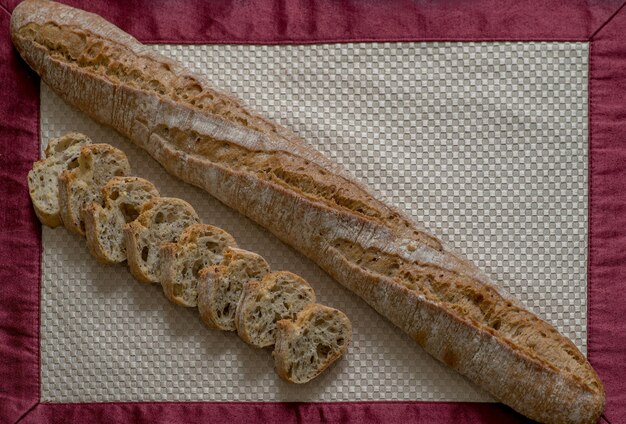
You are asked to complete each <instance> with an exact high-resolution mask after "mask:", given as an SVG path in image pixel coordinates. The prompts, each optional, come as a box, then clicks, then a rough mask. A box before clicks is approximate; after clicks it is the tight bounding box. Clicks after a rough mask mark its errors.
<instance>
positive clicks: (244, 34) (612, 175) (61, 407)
mask: <svg viewBox="0 0 626 424" xmlns="http://www.w3.org/2000/svg"><path fill="white" fill-rule="evenodd" d="M622 1H623V0H589V1H584V0H572V1H565V0H562V1H558V0H550V1H548V0H546V1H542V0H527V1H516V0H502V1H498V0H475V1H472V2H466V1H460V0H459V1H452V0H441V1H437V2H434V1H433V2H428V1H420V0H418V1H408V0H393V4H392V2H386V3H385V4H384V6H381V5H379V4H377V3H374V2H370V1H366V2H357V1H345V2H336V1H333V0H315V1H305V0H295V1H291V0H282V1H273V0H254V1H250V2H247V3H246V2H244V3H239V2H231V1H226V0H216V1H213V2H191V1H189V2H176V3H175V6H173V3H171V2H167V1H164V0H156V1H150V0H139V1H136V2H128V3H125V2H123V1H116V2H92V1H89V0H71V1H68V2H67V3H70V4H72V5H74V6H77V7H81V8H83V9H86V10H90V11H93V12H95V13H99V14H101V15H102V16H104V17H106V18H107V19H109V20H111V21H112V22H114V23H116V24H117V25H119V26H120V27H121V28H123V29H125V30H126V31H128V32H129V33H131V34H133V35H135V36H136V37H137V38H138V39H140V40H141V41H143V42H146V43H157V42H170V43H190V44H199V43H255V44H266V43H267V44H282V43H322V42H349V41H362V42H367V41H402V40H407V41H409V40H410V41H432V40H438V41H442V40H450V41H498V40H509V41H515V40H523V41H531V40H539V41H588V40H591V41H592V42H591V43H590V75H589V96H590V98H589V128H590V137H589V144H590V147H589V149H590V154H589V160H590V164H589V199H590V200H589V202H590V204H589V280H588V287H589V288H588V290H589V301H588V304H589V310H588V312H589V316H588V338H589V341H588V351H589V357H590V361H591V362H592V364H593V365H594V367H595V368H596V369H597V370H598V372H599V374H600V376H601V378H602V380H603V381H604V383H605V386H606V389H607V408H606V412H605V415H606V418H607V422H612V423H618V422H626V370H625V369H624V367H622V366H621V362H623V358H624V356H625V355H626V338H624V337H623V336H622V335H623V334H624V331H625V330H626V322H624V320H623V317H624V316H626V302H624V301H623V300H622V299H620V296H615V293H621V292H622V291H623V290H622V291H620V288H621V287H620V285H623V283H622V281H624V277H626V249H624V246H625V245H626V192H625V191H620V188H621V187H626V144H625V142H626V140H624V138H626V120H625V118H626V104H624V103H623V102H622V99H623V98H625V97H626V40H625V39H623V37H622V36H621V35H622V33H623V29H624V28H626V12H624V11H621V12H619V11H620V10H621V7H620V4H619V3H620V2H622ZM17 3H19V1H16V0H9V1H8V4H6V2H5V4H3V2H2V0H0V28H1V29H0V31H2V32H1V34H0V38H1V44H0V55H1V56H0V57H1V58H2V61H0V81H2V88H3V94H4V96H2V97H0V128H2V131H1V132H0V176H1V177H2V184H0V202H1V203H2V206H1V207H0V296H2V297H1V298H2V302H1V303H0V422H17V421H20V422H73V421H76V422H80V421H89V422H104V421H106V422H127V421H131V420H132V421H140V420H144V419H145V420H148V419H149V420H150V421H154V422H171V423H178V422H196V421H198V422H200V421H203V422H205V421H207V420H208V421H209V422H210V421H211V420H215V421H220V422H221V421H226V420H228V421H230V422H233V423H237V422H244V421H245V422H246V423H248V422H261V421H263V422H265V421H278V420H280V421H281V422H283V421H284V422H323V421H332V422H334V421H341V422H343V421H361V422H364V423H367V422H395V421H400V420H401V421H424V422H433V423H436V424H438V423H448V422H457V421H458V422H467V423H499V422H512V423H516V422H525V421H526V420H525V419H524V418H523V417H521V416H519V415H517V414H515V413H514V412H512V411H511V410H510V409H509V408H507V407H505V406H502V405H498V404H482V403H455V402H347V403H342V402H339V403H332V402H330V403H274V402H270V403H238V402H232V403H231V402H228V403H193V402H190V403H174V402H172V403H170V402H161V403H160V402H145V403H124V402H121V403H81V404H69V403H54V404H53V403H39V390H40V385H39V306H40V305H39V284H40V253H41V236H40V234H41V233H40V231H41V230H40V226H39V224H38V223H37V221H36V218H35V216H34V214H33V213H32V209H31V207H30V202H29V199H28V193H27V187H26V173H27V172H28V169H29V168H30V166H31V165H32V162H33V161H34V160H36V159H37V158H38V154H39V148H38V140H39V93H38V85H39V84H38V78H37V77H36V75H34V74H33V73H32V72H31V71H30V70H29V69H28V67H27V66H26V65H25V64H24V63H23V62H22V61H21V60H20V59H19V57H18V55H17V53H16V52H15V51H14V50H13V49H12V47H11V43H10V37H9V30H8V27H9V19H8V18H9V13H10V11H11V10H13V8H14V7H15V5H16V4H17ZM173 9H174V10H175V13H172V10H173ZM147 10H149V11H150V13H146V11H147ZM618 12H619V13H618ZM190 22H192V23H194V24H195V26H194V27H193V30H190ZM620 30H622V31H620ZM16 146H17V148H16ZM15 211H20V212H19V213H16V212H15Z"/></svg>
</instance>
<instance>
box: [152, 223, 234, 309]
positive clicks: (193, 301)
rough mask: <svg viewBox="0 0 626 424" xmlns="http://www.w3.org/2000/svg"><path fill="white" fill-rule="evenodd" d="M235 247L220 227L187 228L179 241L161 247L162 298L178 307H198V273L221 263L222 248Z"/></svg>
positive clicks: (199, 226) (231, 239)
mask: <svg viewBox="0 0 626 424" xmlns="http://www.w3.org/2000/svg"><path fill="white" fill-rule="evenodd" d="M235 246H237V243H236V242H235V239H234V238H233V236H231V235H230V234H228V233H227V232H226V231H224V230H222V229H221V228H217V227H214V226H212V225H207V224H193V225H190V226H189V227H187V228H186V229H185V231H183V233H182V234H181V236H180V239H179V240H178V242H176V243H167V244H164V245H163V247H161V256H162V258H163V273H162V275H161V285H162V286H163V293H165V296H166V297H167V298H168V299H169V300H171V301H172V302H174V303H176V304H178V305H181V306H188V307H195V306H197V299H198V290H197V286H198V278H199V273H200V270H202V269H203V268H206V267H208V266H211V265H215V264H218V263H220V262H221V261H222V259H223V258H224V249H226V248H227V247H235Z"/></svg>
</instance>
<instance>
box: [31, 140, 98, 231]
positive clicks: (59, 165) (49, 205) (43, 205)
mask: <svg viewBox="0 0 626 424" xmlns="http://www.w3.org/2000/svg"><path fill="white" fill-rule="evenodd" d="M89 143H91V140H90V139H89V138H88V137H87V136H86V135H84V134H80V133H75V132H73V133H67V134H65V135H63V136H61V137H59V138H54V139H52V140H50V142H49V143H48V146H47V147H46V150H45V152H44V154H45V157H44V159H42V160H39V161H37V162H35V164H34V165H33V169H31V170H30V172H29V173H28V192H29V194H30V198H31V200H32V202H33V208H34V209H35V213H36V214H37V218H39V220H40V221H41V223H42V224H44V225H47V226H48V227H52V228H54V227H58V226H59V225H61V224H62V223H63V222H62V221H61V214H60V213H59V176H60V175H61V173H62V172H63V171H65V170H68V169H73V168H74V167H76V166H78V156H79V155H80V148H81V147H82V146H83V145H85V144H89Z"/></svg>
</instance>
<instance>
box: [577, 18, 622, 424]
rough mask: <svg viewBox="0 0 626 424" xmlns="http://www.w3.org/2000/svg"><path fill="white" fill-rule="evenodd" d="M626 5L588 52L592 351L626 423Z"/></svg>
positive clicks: (617, 418) (614, 410)
mask: <svg viewBox="0 0 626 424" xmlns="http://www.w3.org/2000/svg"><path fill="white" fill-rule="evenodd" d="M625 30H626V8H622V10H621V11H620V12H619V13H617V14H616V15H615V17H614V19H612V20H611V22H609V23H608V24H607V25H606V26H605V27H603V28H602V29H601V30H600V31H598V32H597V34H595V35H594V37H593V39H592V41H591V43H590V52H589V58H590V61H589V111H590V113H589V149H590V150H589V158H590V161H589V256H588V280H587V287H588V318H587V320H588V322H587V327H588V336H587V337H588V343H587V345H588V356H589V359H590V361H591V363H592V364H593V366H594V368H595V369H596V370H597V372H598V374H599V375H600V378H601V380H602V381H603V383H604V385H605V388H606V391H607V405H606V409H605V416H606V417H607V419H608V420H609V421H610V422H611V423H626V367H625V365H626V319H625V317H626V299H624V293H625V289H626V248H625V247H626V102H625V101H624V99H626V36H625V34H626V32H625Z"/></svg>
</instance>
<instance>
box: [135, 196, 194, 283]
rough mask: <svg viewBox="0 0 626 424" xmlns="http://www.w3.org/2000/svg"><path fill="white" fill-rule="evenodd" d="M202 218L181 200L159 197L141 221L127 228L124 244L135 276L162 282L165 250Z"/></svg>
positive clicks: (138, 219) (144, 213) (143, 209)
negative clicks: (162, 251) (168, 244)
mask: <svg viewBox="0 0 626 424" xmlns="http://www.w3.org/2000/svg"><path fill="white" fill-rule="evenodd" d="M198 221H199V218H198V214H196V211H195V210H194V209H193V207H192V206H191V205H190V204H189V203H187V202H185V201H184V200H181V199H176V198H173V197H156V198H154V199H152V200H150V201H149V202H148V203H146V204H145V205H144V206H143V208H142V210H141V213H140V214H139V216H138V217H137V219H135V220H134V221H132V222H130V223H128V224H126V225H124V244H125V246H126V255H127V257H128V267H129V268H130V272H131V274H133V276H134V277H135V278H136V279H137V280H138V281H140V282H142V283H158V282H160V281H161V261H162V256H161V247H162V245H163V244H164V243H172V242H175V241H177V240H178V237H179V236H180V235H181V233H182V232H183V231H184V230H185V228H187V227H188V226H190V225H192V224H196V223H198Z"/></svg>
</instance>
